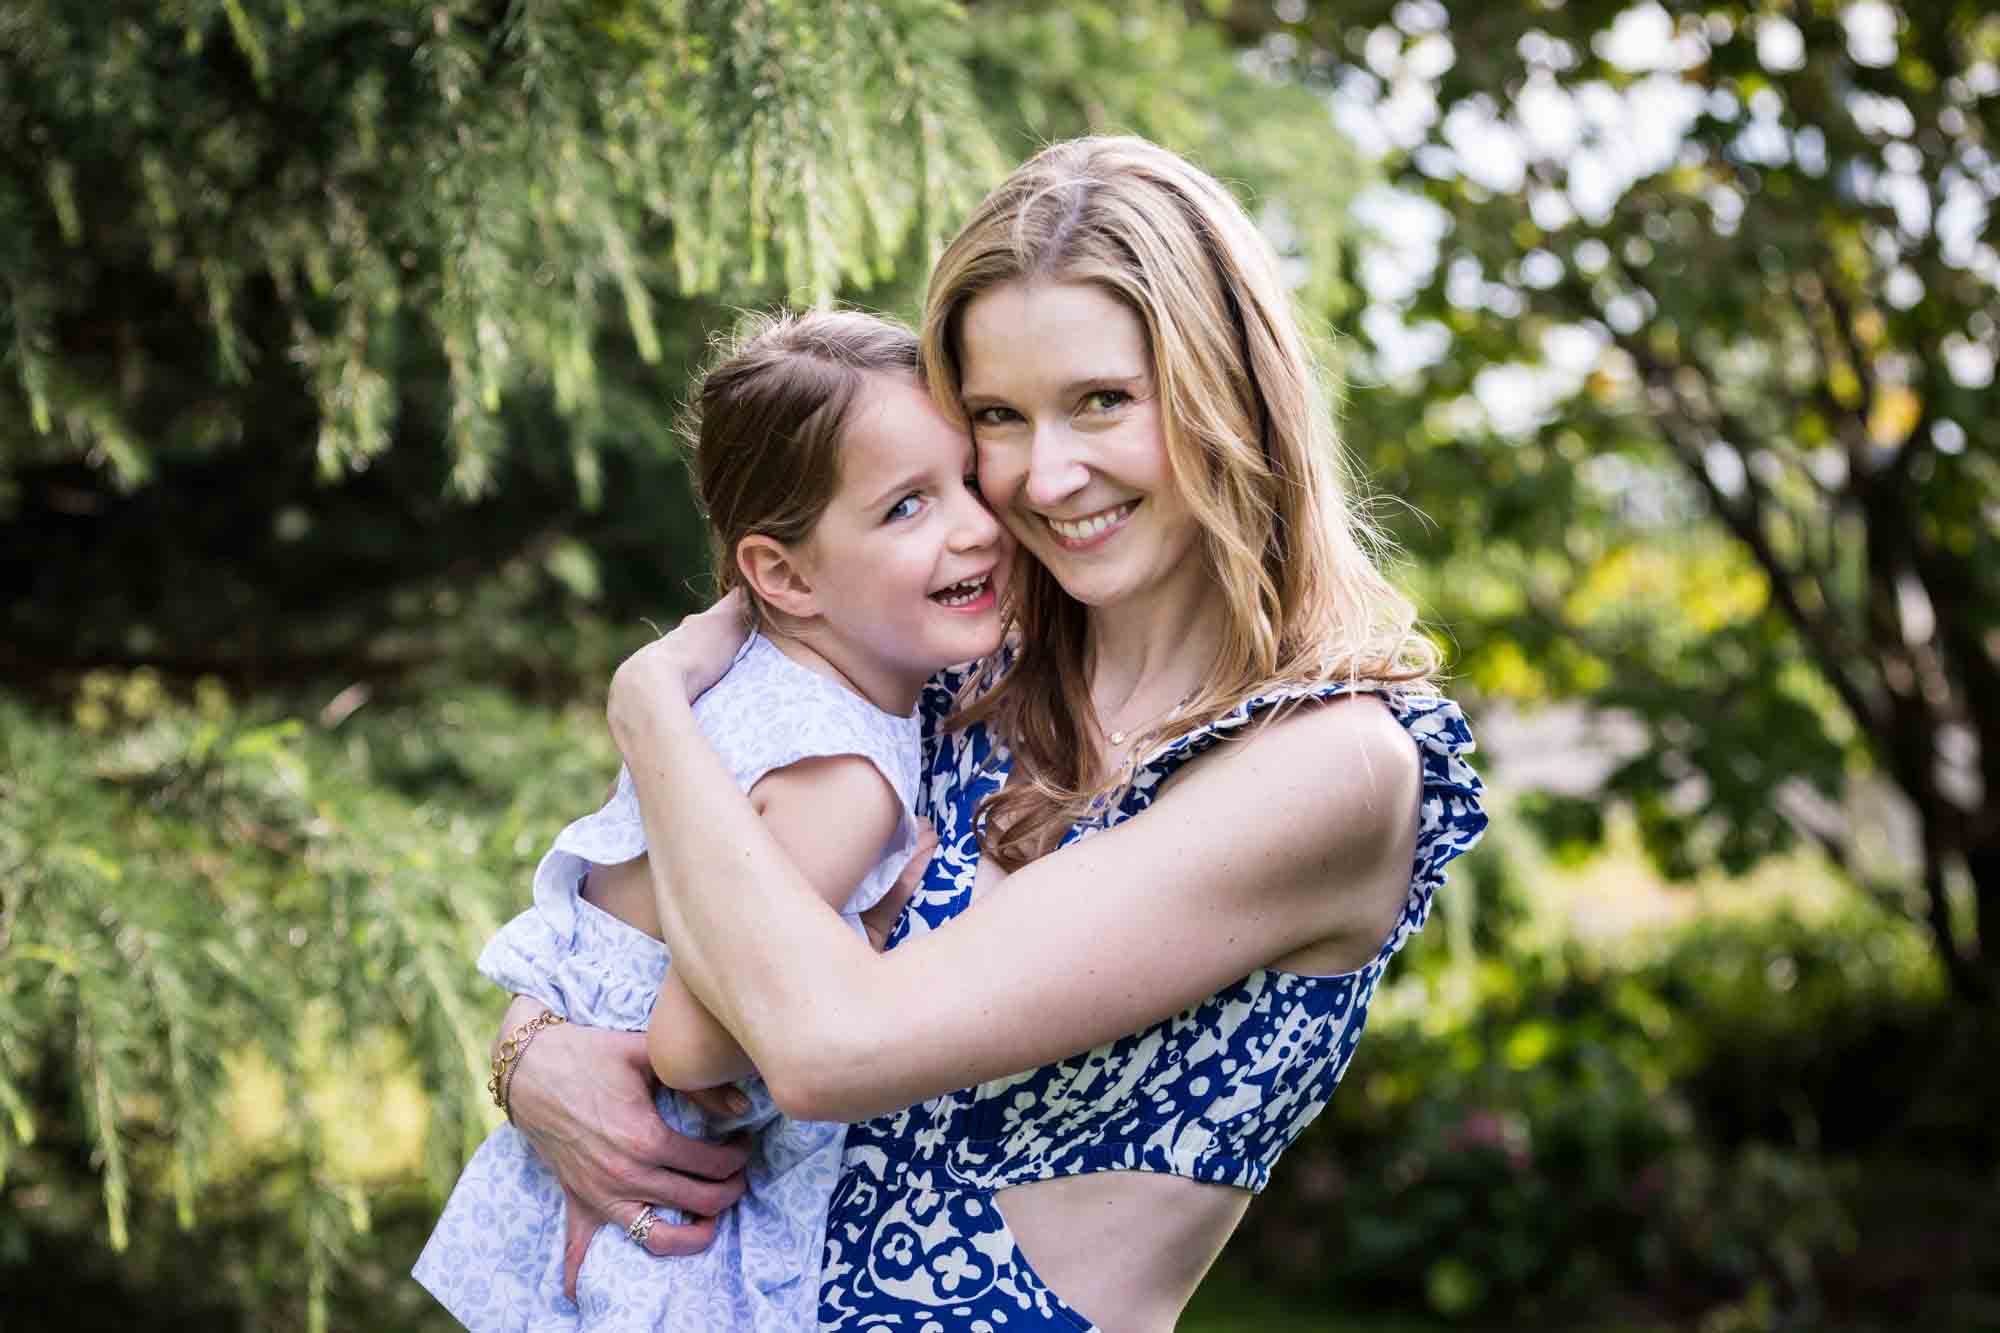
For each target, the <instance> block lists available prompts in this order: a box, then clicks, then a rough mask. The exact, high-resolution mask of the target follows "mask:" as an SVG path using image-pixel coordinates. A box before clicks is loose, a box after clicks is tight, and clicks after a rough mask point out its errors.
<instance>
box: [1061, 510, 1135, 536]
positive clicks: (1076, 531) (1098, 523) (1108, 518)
mask: <svg viewBox="0 0 2000 1333" xmlns="http://www.w3.org/2000/svg"><path fill="white" fill-rule="evenodd" d="M1138 507H1139V502H1138V501H1137V500H1127V501H1126V502H1125V503H1124V504H1122V505H1119V506H1118V507H1117V508H1115V509H1107V510H1105V511H1104V512H1103V513H1101V514H1092V515H1091V516H1090V517H1089V518H1077V519H1063V518H1052V519H1050V520H1049V526H1050V527H1051V528H1054V529H1055V533H1056V536H1058V537H1060V538H1062V539H1063V540H1064V541H1066V542H1081V541H1088V540H1090V539H1091V538H1092V537H1095V536H1096V535H1097V534H1098V533H1100V532H1104V531H1106V530H1107V529H1110V528H1114V527H1116V526H1118V525H1119V524H1120V523H1123V522H1124V521H1125V519H1126V517H1127V516H1128V515H1129V514H1131V512H1132V511H1133V510H1134V509H1137V508H1138Z"/></svg>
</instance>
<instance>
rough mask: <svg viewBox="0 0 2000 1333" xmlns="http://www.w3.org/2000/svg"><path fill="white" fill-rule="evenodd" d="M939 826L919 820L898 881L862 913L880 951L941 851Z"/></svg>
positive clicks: (862, 921) (874, 943) (862, 917)
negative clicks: (939, 848) (880, 899)
mask: <svg viewBox="0 0 2000 1333" xmlns="http://www.w3.org/2000/svg"><path fill="white" fill-rule="evenodd" d="M937 846H938V836H937V830H936V829H935V828H933V827H931V821H930V820H928V819H919V820H918V821H917V845H916V847H915V848H914V849H912V851H911V852H910V859H909V860H907V861H905V862H904V863H903V873H902V874H900V875H898V876H896V883H895V885H894V886H893V887H892V888H891V889H890V890H889V891H888V892H887V893H885V894H883V895H882V901H881V902H879V903H876V904H875V905H874V906H873V907H871V908H869V909H868V910H867V911H865V912H863V913H862V914H861V926H862V928H863V929H864V930H866V931H867V932H868V943H869V944H870V945H872V946H873V947H874V949H875V952H876V953H881V952H882V951H883V950H884V949H886V948H888V947H889V933H890V932H891V931H893V930H895V928H896V918H898V917H900V916H901V915H902V914H903V909H904V908H905V907H907V906H908V905H909V902H910V896H911V895H912V894H914V893H915V892H916V891H917V890H918V889H919V888H920V887H922V885H923V882H924V871H926V870H928V869H929V868H930V864H931V857H932V856H934V855H936V854H937Z"/></svg>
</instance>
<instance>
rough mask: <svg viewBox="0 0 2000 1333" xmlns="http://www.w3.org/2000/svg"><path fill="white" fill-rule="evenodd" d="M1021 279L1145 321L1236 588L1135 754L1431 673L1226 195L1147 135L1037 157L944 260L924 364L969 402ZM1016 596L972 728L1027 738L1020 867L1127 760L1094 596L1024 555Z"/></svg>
mask: <svg viewBox="0 0 2000 1333" xmlns="http://www.w3.org/2000/svg"><path fill="white" fill-rule="evenodd" d="M1022 280H1029V281H1047V282H1059V283H1089V284H1091V285H1093V286H1095V287H1097V288H1099V289H1101V290H1103V291H1104V292H1106V293H1108V294H1109V295H1111V296H1112V297H1113V298H1114V299H1116V300H1118V301H1119V302H1121V303H1123V304H1124V305H1125V306H1126V307H1127V308H1128V309H1130V310H1131V311H1132V313H1133V314H1134V315H1135V316H1136V317H1137V318H1138V319H1139V321H1140V323H1141V324H1142V325H1143V326H1144V328H1145V331H1146V340H1147V345H1148V348H1149V350H1150V353H1151V356H1152V362H1153V365H1152V370H1153V379H1154V385H1155V389H1156V391H1157V393H1158V395H1159V399H1160V403H1161V405H1162V413H1161V416H1162V422H1163V427H1164V433H1165V436H1166V444H1167V455H1168V458H1169V460H1170V462H1171V464H1172V468H1173V477H1174V484H1175V485H1176V487H1177V488H1178V489H1179V490H1180V492H1181V493H1182V497H1183V499H1184V500H1185V501H1186V503H1187V505H1188V506H1189V508H1190V509H1191V510H1192V511H1193V513H1194V516H1195V520H1196V523H1197V524H1198V526H1199V528H1200V531H1201V534H1202V535H1201V539H1200V546H1199V549H1200V552H1201V558H1202V560H1203V561H1204V563H1205V564H1206V566H1207V568H1208V572H1209V575H1210V576H1211V577H1212V578H1214V579H1215V580H1216V582H1217V583H1218V584H1219V585H1220V586H1221V588H1222V590H1223V592H1224V594H1225V596H1224V601H1225V603H1226V606H1227V625H1226V628H1225V632H1224V637H1223V643H1222V647H1221V650H1220V652H1219V653H1218V654H1217V657H1216V660H1215V661H1214V663H1213V664H1212V665H1211V666H1210V667H1209V670H1208V673H1207V675H1206V676H1205V678H1204V679H1203V681H1202V683H1201V684H1200V686H1198V687H1197V689H1196V691H1195V694H1194V696H1193V698H1192V699H1191V700H1190V701H1189V702H1188V703H1187V704H1186V705H1185V706H1184V707H1182V708H1181V709H1180V710H1178V712H1177V713H1176V714H1174V715H1173V716H1172V718H1171V719H1170V720H1163V721H1161V722H1158V723H1155V724H1153V726H1152V727H1150V728H1149V729H1148V730H1147V731H1146V732H1144V733H1142V734H1141V735H1139V736H1138V737H1137V738H1135V739H1134V741H1133V742H1132V748H1131V750H1130V753H1131V754H1133V755H1134V756H1140V755H1144V754H1146V753H1148V752H1149V751H1150V750H1151V749H1153V748H1155V747H1156V746H1157V745H1159V744H1160V743H1162V742H1164V741H1165V740H1166V739H1168V738H1169V737H1170V736H1171V735H1174V734H1181V733H1185V732H1187V731H1192V730H1194V729H1196V728H1198V727H1201V726H1203V725H1205V724H1207V723H1209V722H1211V721H1213V720H1215V719H1216V718H1219V717H1221V716H1222V715H1224V714H1226V713H1228V712H1230V711H1232V710H1233V709H1235V708H1237V707H1240V706H1241V705H1242V704H1243V703H1244V702H1245V701H1246V700H1248V699H1249V698H1251V697H1252V696H1254V695H1258V694H1264V693H1269V692H1271V691H1274V690H1281V689H1287V688H1298V689H1301V690H1302V689H1304V688H1306V687H1311V686H1315V685H1319V684H1322V683H1325V682H1328V681H1333V680H1348V681H1357V682H1373V683H1383V684H1388V683H1396V684H1404V685H1411V686H1416V685H1421V683H1422V682H1424V681H1426V680H1427V679H1428V677H1429V676H1430V674H1431V673H1432V672H1433V671H1434V670H1435V669H1436V664H1437V657H1436V650H1435V648H1434V646H1433V645H1432V644H1431V643H1430V642H1429V641H1428V640H1427V639H1425V638H1424V637H1423V636H1422V635H1421V634H1419V633H1418V632H1417V630H1416V627H1415V612H1414V610H1413V608H1412V607H1411V605H1410V603H1409V601H1408V600H1407V599H1406V598H1404V597H1403V595H1402V594H1401V593H1400V592H1398V591H1397V589H1396V588H1394V587H1393V586H1392V585H1391V584H1390V583H1389V581H1388V580H1387V579H1386V578H1385V577H1384V576H1383V574H1382V573H1381V571H1380V570H1379V569H1378V568H1377V565H1376V561H1375V559H1374V557H1373V556H1372V554H1371V547H1372V546H1374V544H1375V540H1374V535H1373V534H1372V532H1371V531H1370V529H1369V528H1368V525H1367V523H1366V521H1365V519H1364V518H1363V516H1362V515H1361V514H1360V513H1359V512H1358V511H1357V510H1356V508H1355V507H1354V506H1353V505H1352V504H1350V503H1349V501H1348V498H1347V496H1346V493H1345V487H1344V486H1343V484H1342V483H1343V467H1342V463H1341V458H1340V451H1339V444H1338V441H1337V440H1336V438H1335V436H1334V431H1333V423H1332V419H1331V417H1330V415H1329V413H1328V411H1327V410H1326V407H1325V404H1324V403H1323V402H1322V400H1321V395H1320V392H1319V388H1318V382H1317V376H1316V373H1315V367H1314V363H1313V359H1312V356H1311V354H1310V353H1309V351H1308V349H1307V346H1306V342H1305V339H1304V337H1303V335H1302V333H1301V331H1300V328H1299V323H1298V318H1297V315H1296V314H1295V312H1294V311H1293V309H1292V305H1291V299H1290V296H1289V294H1288V292H1287V290H1286V287H1285V284H1284V282H1283V281H1282V280H1281V278H1280V277H1279V273H1278V264H1277V258H1276V255H1275V254H1274V253H1273V251H1272V249H1271V247H1270V245H1269V243H1268V242H1266V241H1265V240H1264V238H1263V236H1262V235H1261V234H1260V233H1259V232H1258V230H1257V228H1256V226H1255V225H1254V224H1253V223H1252V222H1251V221H1250V218H1249V217H1248V216H1247V215H1246V214H1245V213H1244V211H1243V209H1242V207H1241V206H1240V205H1238V204H1237V202H1236V200H1235V199H1234V198H1232V197H1231V196H1230V194H1229V192H1228V191H1227V190H1225V189H1224V188H1223V187H1222V186H1221V185H1219V184H1218V183H1217V182H1216V181H1215V180H1214V179H1213V178H1212V177H1210V176H1208V175H1207V174H1206V173H1204V172H1202V171H1200V170H1199V169H1197V168H1196V167H1194V166H1192V165H1191V164H1189V163H1188V162H1186V161H1185V160H1183V159H1182V158H1180V157H1178V156H1176V155H1175V154H1173V153H1171V152H1169V151H1167V150H1166V149H1164V148H1161V147H1159V146H1158V145H1156V144H1152V143H1148V142H1146V141H1145V140H1143V139H1134V138H1088V139H1077V140H1072V141H1070V142H1068V143H1059V144H1055V145H1053V146H1051V147H1049V148H1046V149H1044V150H1043V151H1042V152H1040V153H1038V154H1037V155H1036V156H1035V157H1033V158H1031V159H1030V160H1029V161H1028V162H1027V163H1025V164H1024V165H1023V166H1021V167H1020V169H1019V170H1017V171H1016V172H1015V173H1014V174H1013V175H1012V176H1011V177H1009V178H1008V179H1007V181H1005V182H1004V183H1003V184H1002V185H1001V186H1000V187H999V188H998V189H997V190H995V191H994V192H993V193H992V194H991V195H989V196H988V197H987V199H986V200H985V202H984V203H982V204H981V205H980V206H979V208H978V210H977V211H976V212H975V213H974V214H973V216H972V218H971V220H970V221H968V222H967V223H966V224H965V227H964V229H963V230H961V231H960V232H959V234H958V236H957V238H956V239H954V240H953V241H952V243H951V245H950V246H949V247H947V248H946V250H945V252H944V254H943V256H942V257H941V258H940V259H939V261H938V264H937V267H936V269H934V270H933V271H932V273H931V284H930V292H929V295H928V298H927V300H926V302H925V310H924V327H923V354H924V367H925V371H926V373H927V377H928V379H929V381H930V385H931V391H932V393H933V395H934V396H935V397H936V398H937V400H938V402H939V404H940V405H941V406H942V407H943V408H945V409H946V410H947V411H950V412H953V413H956V414H958V415H959V416H960V417H961V418H962V417H963V415H964V409H963V407H962V406H961V404H960V403H959V401H958V398H959V392H960V373H959V372H960V364H959V338H958V335H959V324H960V322H961V319H962V317H963V315H964V312H965V309H966V306H967V305H968V304H970V303H971V302H972V301H973V299H974V298H976V297H977V296H979V295H980V294H981V293H982V292H986V291H990V290H992V289H993V288H995V287H998V286H1000V285H1002V284H1005V283H1009V282H1015V281H1022ZM1009 597H1010V602H1011V606H1010V621H1011V623H1010V626H1009V629H1010V631H1012V632H1013V638H1014V639H1015V641H1016V643H1017V645H1018V647H1017V654H1016V656H1015V659H1014V661H1013V664H1012V666H1011V667H1010V668H1009V669H1008V671H1007V672H1006V674H1005V675H1004V676H1003V677H1002V678H1001V679H1000V680H999V681H998V683H997V684H994V685H993V686H992V688H991V689H990V690H987V691H986V692H985V693H983V694H979V695H977V696H976V697H973V698H972V699H971V702H970V704H969V707H968V708H967V709H966V710H965V711H964V712H962V713H961V714H960V724H961V725H965V724H970V723H971V722H974V721H979V720H990V722H991V723H992V724H993V725H994V726H995V728H996V729H997V731H998V732H999V734H1000V735H1001V736H1002V737H1003V738H1004V739H1005V740H1006V742H1007V744H1008V746H1009V748H1010V749H1011V750H1012V752H1013V759H1014V764H1013V771H1012V774H1011V776H1010V777H1009V779H1008V782H1007V784H1006V786H1005V787H1003V788H1002V789H1001V791H1000V792H999V793H998V794H997V795H995V796H994V797H992V798H990V799H989V801H988V802H987V805H986V807H985V809H984V811H983V815H984V818H983V820H982V826H981V830H980V840H981V845H982V847H983V848H984V849H985V850H986V852H987V853H988V854H989V855H991V856H992V857H993V858H994V859H995V860H996V861H998V862H999V863H1000V864H1001V865H1003V866H1005V867H1007V868H1009V869H1013V868H1017V867H1019V866H1021V865H1023V864H1025V863H1026V862H1028V861H1030V860H1033V859H1034V858H1035V857H1037V856H1039V855H1041V854H1043V853H1045V852H1047V851H1049V850H1051V849H1053V848H1054V847H1055V845H1056V844H1057V843H1058V842H1059V841H1060V840H1061V838H1062V836H1063V834H1064V832H1065V831H1066V830H1067V829H1068V828H1069V827H1070V825H1071V824H1073V823H1075V822H1076V821H1078V820H1079V819H1081V818H1084V817H1085V816H1086V815H1088V814H1089V813H1090V812H1091V810H1092V808H1093V805H1094V803H1095V802H1096V801H1097V800H1099V799H1100V798H1101V797H1102V796H1104V795H1105V794H1107V793H1108V792H1110V791H1111V790H1113V789H1114V788H1115V785H1116V781H1117V780H1118V779H1119V777H1120V775H1119V774H1116V773H1105V772H1098V771H1095V765H1094V764H1093V763H1092V762H1091V759H1090V751H1089V749H1088V747H1086V746H1084V745H1082V744H1080V743H1079V738H1080V737H1081V736H1083V735H1085V734H1086V733H1087V729H1088V725H1089V722H1090V720H1091V719H1092V716H1093V710H1092V706H1091V701H1090V690H1089V683H1090V682H1089V659H1088V651H1089V641H1088V637H1087V619H1086V611H1085V608H1084V607H1083V605H1082V604H1081V603H1079V602H1077V601H1076V600H1075V599H1073V598H1071V597H1070V596H1069V595H1068V594H1067V593H1065V592H1064V591H1063V590H1062V587H1061V585H1059V584H1058V583H1057V582H1056V581H1055V578H1054V576H1053V575H1051V574H1050V573H1049V572H1048V571H1047V570H1046V569H1044V568H1042V566H1041V565H1040V564H1038V563H1036V562H1035V561H1034V560H1032V559H1030V558H1028V557H1027V555H1026V552H1025V550H1023V551H1022V553H1021V557H1020V558H1019V559H1018V560H1017V562H1016V567H1015V575H1014V578H1013V581H1012V584H1011V588H1010V592H1009ZM1126 772H1127V773H1129V772H1130V770H1129V768H1128V769H1127V770H1126Z"/></svg>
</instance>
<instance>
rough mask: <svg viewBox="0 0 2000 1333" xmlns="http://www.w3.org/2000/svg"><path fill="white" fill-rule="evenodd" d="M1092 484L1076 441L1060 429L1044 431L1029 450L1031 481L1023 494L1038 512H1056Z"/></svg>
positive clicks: (1033, 441) (1037, 435) (1036, 434)
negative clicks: (1041, 510)
mask: <svg viewBox="0 0 2000 1333" xmlns="http://www.w3.org/2000/svg"><path fill="white" fill-rule="evenodd" d="M1089 481H1090V469H1089V468H1087V467H1085V466H1084V463H1083V454H1082V451H1081V450H1080V449H1079V448H1078V447H1077V441H1076V439H1075V438H1074V437H1073V436H1072V435H1071V434H1070V432H1069V431H1067V430H1065V429H1063V428H1062V427H1061V426H1049V427H1041V428H1038V429H1037V430H1036V431H1035V437H1034V439H1033V440H1032V441H1031V442H1030V443H1029V446H1028V477H1027V481H1026V482H1025V483H1024V484H1023V486H1022V488H1021V490H1022V494H1023V496H1025V498H1026V499H1027V501H1028V503H1029V504H1030V505H1032V506H1033V507H1035V508H1036V509H1055V508H1058V507H1059V506H1061V504H1062V503H1063V501H1065V500H1067V499H1069V497H1070V496H1072V495H1075V494H1076V493H1077V492H1078V491H1080V490H1082V489H1083V488H1084V486H1085V485H1086V484H1087V483H1088V482H1089Z"/></svg>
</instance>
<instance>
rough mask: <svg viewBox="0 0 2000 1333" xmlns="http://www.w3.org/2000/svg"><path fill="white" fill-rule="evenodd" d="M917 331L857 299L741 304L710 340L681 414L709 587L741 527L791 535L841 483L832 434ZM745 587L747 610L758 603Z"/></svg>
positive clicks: (721, 586)
mask: <svg viewBox="0 0 2000 1333" xmlns="http://www.w3.org/2000/svg"><path fill="white" fill-rule="evenodd" d="M919 369H920V365H919V360H918V354H917V337H916V335H915V334H914V333H912V332H910V330H908V329H907V328H904V327H903V326H902V325H901V324H897V323H895V322H893V321H891V320H887V319H883V318H881V317H880V316H878V315H869V314H863V313H862V312H860V311H856V310H821V311H812V312H808V313H806V314H784V313H780V314H776V315H751V316H748V317H747V318H746V319H745V320H744V322H743V324H742V325H741V326H740V327H739V328H738V329H737V331H736V333H735V335H734V336H733V337H732V338H731V339H730V340H729V341H727V342H725V343H723V344H722V345H721V346H720V347H719V348H718V349H717V351H716V353H715V355H714V358H713V360H712V361H711V363H710V365H709V368H708V369H707V370H706V371H705V372H703V374H702V375H701V377H700V379H699V381H698V382H697V383H696V385H695V387H694V390H693V392H692V393H691V395H690V397H689V401H688V407H687V411H686V413H685V415H684V416H683V418H682V421H681V434H682V436H683V437H684V438H685V439H686V441H687V443H688V445H689V447H690V449H691V450H692V452H693V465H694V476H695V488H696V490H697V491H698V492H699V493H700V497H701V506H702V511H703V513H704V514H706V515H707V517H708V528H709V540H710V542H711V544H712V546H713V548H714V557H715V584H716V587H715V591H716V594H717V596H720V595H721V594H723V593H726V592H728V591H729V590H730V589H731V588H734V587H737V586H739V585H741V584H742V583H743V578H742V574H741V572H740V571H739V570H738V569H737V566H736V548H737V546H738V545H740V544H741V543H742V541H743V539H744V538H745V537H749V536H765V537H770V538H772V539H773V540H775V541H779V542H783V543H785V544H786V545H788V546H790V545H795V544H797V543H798V542H801V541H804V540H805V539H806V538H807V537H808V536H809V535H811V533H812V530H813V527H814V525H815V524H817V523H818V522H819V520H820V516H821V515H822V514H824V513H825V512H826V507H827V505H828V503H829V502H831V501H832V499H833V495H834V491H835V490H836V489H837V488H838V486H839V484H840V443H841V436H842V434H843V433H844V431H845V430H846V427H847V421H848V418H849V417H850V416H851V415H852V414H853V408H854V403H855V400H856V399H857V398H858V397H859V396H860V393H861V389H862V385H863V384H864V382H865V380H866V377H867V376H869V375H871V374H901V375H907V376H909V377H910V378H911V379H912V381H915V380H916V379H917V377H918V374H919ZM745 592H746V593H748V594H749V597H750V601H751V608H752V615H753V618H754V617H756V616H758V615H760V614H763V612H764V608H763V607H762V606H761V605H760V604H759V603H758V600H757V596H756V592H755V590H753V589H749V588H745Z"/></svg>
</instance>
